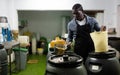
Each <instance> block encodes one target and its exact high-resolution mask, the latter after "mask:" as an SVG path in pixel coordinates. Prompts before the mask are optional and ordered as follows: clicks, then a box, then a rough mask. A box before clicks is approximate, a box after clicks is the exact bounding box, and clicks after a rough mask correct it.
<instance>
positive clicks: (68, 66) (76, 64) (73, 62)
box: [45, 54, 87, 75]
mask: <svg viewBox="0 0 120 75" xmlns="http://www.w3.org/2000/svg"><path fill="white" fill-rule="evenodd" d="M45 75H87V71H86V69H85V66H84V65H83V59H82V57H81V56H78V55H75V54H63V55H54V56H50V57H49V58H48V62H47V67H46V73H45Z"/></svg>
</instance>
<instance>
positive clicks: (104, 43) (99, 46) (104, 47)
mask: <svg viewBox="0 0 120 75" xmlns="http://www.w3.org/2000/svg"><path fill="white" fill-rule="evenodd" d="M90 35H91V38H92V40H93V42H94V46H95V52H106V51H108V34H107V31H100V32H93V33H90Z"/></svg>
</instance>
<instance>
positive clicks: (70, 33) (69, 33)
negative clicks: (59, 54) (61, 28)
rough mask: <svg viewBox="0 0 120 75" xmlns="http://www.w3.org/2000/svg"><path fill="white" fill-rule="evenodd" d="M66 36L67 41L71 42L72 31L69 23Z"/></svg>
mask: <svg viewBox="0 0 120 75" xmlns="http://www.w3.org/2000/svg"><path fill="white" fill-rule="evenodd" d="M67 29H68V38H67V42H72V39H73V31H72V30H71V24H70V23H68V27H67Z"/></svg>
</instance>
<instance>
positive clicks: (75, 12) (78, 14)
mask: <svg viewBox="0 0 120 75" xmlns="http://www.w3.org/2000/svg"><path fill="white" fill-rule="evenodd" d="M72 14H73V16H74V17H75V18H76V20H79V21H81V20H83V19H84V13H83V11H81V10H80V9H73V10H72Z"/></svg>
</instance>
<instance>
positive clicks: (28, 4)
mask: <svg viewBox="0 0 120 75" xmlns="http://www.w3.org/2000/svg"><path fill="white" fill-rule="evenodd" d="M108 2H109V3H108ZM74 3H81V4H82V5H83V7H84V9H85V10H104V11H105V12H104V25H107V26H115V25H116V21H115V20H114V19H115V18H116V16H115V15H114V14H115V0H104V1H103V0H52V1H51V0H50V1H49V0H14V4H15V5H14V6H15V9H17V10H71V7H72V6H73V4H74Z"/></svg>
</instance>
